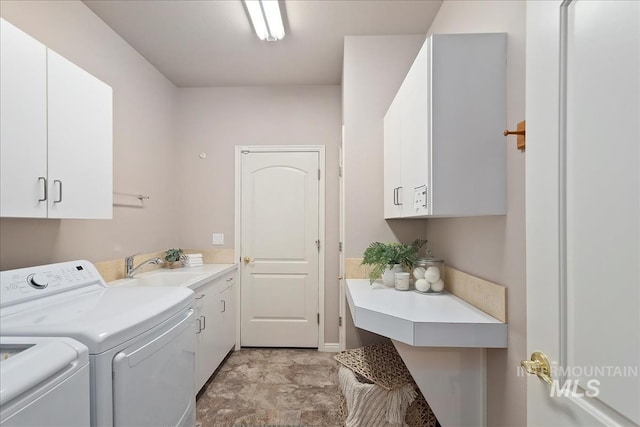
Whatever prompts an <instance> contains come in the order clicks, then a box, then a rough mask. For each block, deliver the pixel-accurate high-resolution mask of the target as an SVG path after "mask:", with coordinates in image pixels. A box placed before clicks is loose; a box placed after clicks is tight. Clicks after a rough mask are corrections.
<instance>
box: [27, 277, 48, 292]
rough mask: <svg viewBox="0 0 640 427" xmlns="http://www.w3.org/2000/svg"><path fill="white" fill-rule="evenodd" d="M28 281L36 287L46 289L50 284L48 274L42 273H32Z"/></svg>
mask: <svg viewBox="0 0 640 427" xmlns="http://www.w3.org/2000/svg"><path fill="white" fill-rule="evenodd" d="M27 283H29V285H31V287H33V288H36V289H44V288H46V287H47V285H48V284H49V282H48V279H47V276H45V275H44V274H41V273H35V274H30V275H29V277H27Z"/></svg>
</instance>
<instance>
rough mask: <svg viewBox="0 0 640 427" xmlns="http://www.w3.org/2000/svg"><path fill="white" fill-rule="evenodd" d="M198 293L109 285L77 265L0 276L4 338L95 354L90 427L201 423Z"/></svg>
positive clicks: (89, 267) (0, 323) (83, 263)
mask: <svg viewBox="0 0 640 427" xmlns="http://www.w3.org/2000/svg"><path fill="white" fill-rule="evenodd" d="M193 301H194V298H193V291H191V290H190V289H186V288H174V287H172V288H152V287H148V288H125V287H117V288H114V287H109V286H107V285H106V283H105V282H104V280H103V279H102V277H101V276H100V274H99V273H98V271H97V270H96V269H95V267H94V266H93V264H91V263H90V262H88V261H73V262H64V263H58V264H50V265H43V266H37V267H31V268H23V269H18V270H7V271H3V272H0V308H1V311H0V336H43V337H54V336H65V337H70V338H73V339H75V340H77V341H80V342H81V343H83V344H84V345H86V346H87V347H88V349H89V361H90V363H89V365H90V374H91V375H90V376H91V393H90V396H91V425H92V426H99V427H104V426H118V427H119V426H132V427H144V426H180V427H182V426H193V425H195V395H194V388H195V333H196V330H195V320H194V316H193V308H192V304H193Z"/></svg>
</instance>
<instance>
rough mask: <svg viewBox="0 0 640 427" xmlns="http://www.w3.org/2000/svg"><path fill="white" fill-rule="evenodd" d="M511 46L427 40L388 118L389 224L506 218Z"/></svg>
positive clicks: (502, 41) (465, 39)
mask: <svg viewBox="0 0 640 427" xmlns="http://www.w3.org/2000/svg"><path fill="white" fill-rule="evenodd" d="M506 43H507V36H506V34H504V33H488V34H442V35H440V34H437V35H432V36H430V37H428V38H427V40H426V41H425V43H424V45H423V46H422V48H421V49H420V52H419V53H418V55H417V57H416V59H415V61H414V63H413V65H412V66H411V68H410V69H409V72H408V73H407V76H406V77H405V79H404V81H403V83H402V85H401V86H400V89H399V90H398V93H397V95H396V97H395V98H394V100H393V102H392V103H391V106H390V107H389V110H388V111H387V114H386V115H385V117H384V191H385V194H384V215H385V218H421V217H454V216H476V215H478V216H479V215H504V214H505V213H506V151H505V149H506V148H505V143H504V136H503V133H502V132H503V130H504V128H505V124H506Z"/></svg>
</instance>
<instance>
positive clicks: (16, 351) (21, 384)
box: [0, 337, 89, 406]
mask: <svg viewBox="0 0 640 427" xmlns="http://www.w3.org/2000/svg"><path fill="white" fill-rule="evenodd" d="M0 354H2V360H0V377H1V378H2V381H0V406H5V405H6V404H7V403H8V402H10V401H11V400H12V399H14V398H16V397H17V396H20V395H21V394H23V393H25V392H27V391H29V390H32V389H34V388H36V387H39V386H40V387H42V386H43V384H45V383H49V384H50V385H49V387H51V386H55V385H57V382H54V383H53V384H51V382H52V378H53V377H54V376H57V377H58V379H59V380H63V379H65V378H68V377H69V376H71V375H73V374H74V373H75V372H76V371H78V370H79V369H81V368H83V367H84V366H86V365H87V364H88V363H89V354H88V351H87V347H85V346H84V345H82V344H80V343H79V342H77V341H74V340H72V339H69V338H57V337H56V338H48V337H47V338H43V337H39V338H38V337H29V338H23V337H0ZM88 391H89V390H88V384H87V392H88Z"/></svg>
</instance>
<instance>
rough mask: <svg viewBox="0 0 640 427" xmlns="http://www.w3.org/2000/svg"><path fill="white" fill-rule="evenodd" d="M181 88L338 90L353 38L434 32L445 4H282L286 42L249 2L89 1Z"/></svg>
mask: <svg viewBox="0 0 640 427" xmlns="http://www.w3.org/2000/svg"><path fill="white" fill-rule="evenodd" d="M84 3H85V4H86V5H87V6H88V7H89V8H90V9H91V10H93V12H95V13H96V14H97V15H98V16H99V17H100V18H101V19H102V20H104V21H105V22H106V23H107V25H109V26H110V27H111V28H113V29H114V30H115V31H116V32H117V33H118V34H119V35H120V36H121V37H122V38H124V39H125V40H126V41H127V42H128V43H129V44H130V45H131V46H133V48H134V49H136V50H137V51H138V52H140V53H141V54H142V55H143V56H144V57H145V58H146V59H147V60H148V61H149V62H151V63H152V64H153V65H154V66H155V67H156V68H157V69H158V70H159V71H160V72H161V73H162V74H164V75H165V76H166V77H167V78H168V79H169V80H171V81H172V82H173V83H174V84H175V85H177V86H180V87H202V86H250V85H338V84H340V82H341V75H342V53H343V39H344V36H345V35H390V34H426V33H427V30H428V29H429V26H430V25H431V22H432V21H433V18H434V17H435V15H436V13H437V12H438V10H439V8H440V5H441V4H442V0H280V7H281V9H284V15H285V16H284V18H285V32H286V36H285V38H284V39H283V40H281V41H278V42H265V41H260V40H259V39H258V38H257V37H256V35H255V33H254V31H253V27H252V26H251V23H250V22H249V19H248V17H247V13H246V12H245V8H244V5H243V3H242V1H241V0H164V1H158V0H155V1H150V0H128V1H124V0H117V1H116V0H85V1H84Z"/></svg>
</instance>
